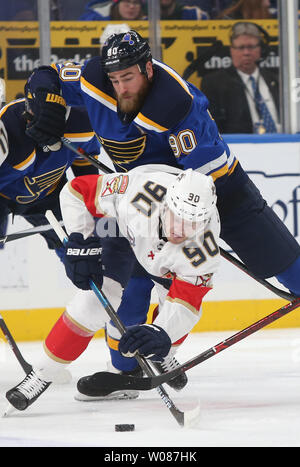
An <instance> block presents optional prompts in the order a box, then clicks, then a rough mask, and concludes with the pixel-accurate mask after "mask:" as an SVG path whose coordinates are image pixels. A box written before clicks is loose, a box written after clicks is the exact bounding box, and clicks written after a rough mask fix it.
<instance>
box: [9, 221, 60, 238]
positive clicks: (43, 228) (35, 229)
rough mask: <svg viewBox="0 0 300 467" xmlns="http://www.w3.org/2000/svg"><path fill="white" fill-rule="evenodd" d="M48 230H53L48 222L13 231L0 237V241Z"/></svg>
mask: <svg viewBox="0 0 300 467" xmlns="http://www.w3.org/2000/svg"><path fill="white" fill-rule="evenodd" d="M60 224H61V225H63V222H62V221H60ZM48 230H53V228H52V227H51V225H49V224H46V225H40V226H38V227H33V228H32V229H27V230H21V231H19V232H14V233H11V234H8V235H6V236H5V237H3V238H0V243H7V242H12V241H13V240H19V239H21V238H25V237H30V236H31V235H37V234H41V233H43V232H47V231H48Z"/></svg>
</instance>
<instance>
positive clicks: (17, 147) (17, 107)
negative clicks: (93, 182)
mask: <svg viewBox="0 0 300 467" xmlns="http://www.w3.org/2000/svg"><path fill="white" fill-rule="evenodd" d="M30 100H31V99H27V106H26V105H25V99H19V100H16V101H13V102H11V103H9V104H7V105H6V106H4V107H3V108H2V109H1V111H0V126H1V127H0V175H1V176H0V229H1V226H2V224H3V223H5V222H6V219H7V217H8V215H9V214H12V215H20V216H22V217H23V218H24V219H26V220H27V221H28V222H29V223H31V224H32V225H33V226H40V225H43V224H48V221H47V219H46V218H45V216H44V213H45V211H46V210H47V209H52V210H53V211H54V212H56V214H57V216H58V218H59V219H61V213H60V206H59V201H58V196H59V193H60V190H61V188H62V187H63V185H64V184H65V183H66V180H67V178H66V171H67V169H68V168H69V167H72V171H73V174H74V176H79V175H86V174H92V173H97V172H98V171H97V169H95V168H94V167H93V166H92V165H91V164H90V162H87V161H86V160H85V159H83V158H80V157H78V156H76V155H75V154H74V153H73V152H72V151H70V150H69V149H67V148H65V147H64V146H62V145H61V143H60V142H59V143H57V142H54V143H53V145H52V146H51V144H50V143H51V141H50V143H49V145H48V146H45V145H42V146H40V145H39V144H37V142H36V141H34V140H33V139H32V138H31V137H30V136H28V135H27V134H26V126H27V125H28V124H29V122H30V121H31V120H32V118H33V113H32V110H31V109H30V103H29V102H30ZM49 105H52V106H53V107H56V106H59V107H60V109H59V110H60V112H61V115H62V116H63V118H64V119H65V115H66V114H67V118H66V123H65V125H64V131H65V134H66V135H67V137H68V138H69V139H70V140H72V141H73V142H74V144H75V145H76V146H78V145H80V146H82V148H84V149H85V150H86V151H90V152H91V153H92V154H99V144H98V141H97V139H96V137H95V134H94V132H93V130H92V128H91V125H90V122H89V118H88V116H87V113H86V111H85V109H84V108H82V107H81V108H80V107H77V108H75V107H74V108H72V109H70V108H69V109H68V110H66V105H65V103H64V99H63V98H61V99H60V103H59V104H55V103H49ZM32 108H34V105H33V103H32ZM56 111H57V110H56ZM53 118H54V119H55V116H54V117H53ZM52 124H54V123H52ZM41 235H42V236H43V237H44V238H45V240H46V242H47V245H48V247H49V248H50V249H56V250H57V253H58V254H59V255H60V252H61V251H62V248H61V246H60V245H59V243H58V241H57V236H56V235H55V233H54V232H53V231H51V230H49V231H45V232H43V233H42V234H41Z"/></svg>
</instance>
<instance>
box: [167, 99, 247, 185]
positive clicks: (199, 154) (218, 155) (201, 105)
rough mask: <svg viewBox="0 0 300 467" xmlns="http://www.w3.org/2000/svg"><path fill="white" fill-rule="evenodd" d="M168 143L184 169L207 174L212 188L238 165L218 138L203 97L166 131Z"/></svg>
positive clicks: (222, 181) (215, 126)
mask: <svg viewBox="0 0 300 467" xmlns="http://www.w3.org/2000/svg"><path fill="white" fill-rule="evenodd" d="M169 144H170V146H171V148H172V150H173V152H174V155H175V157H176V159H177V161H178V163H179V164H180V165H181V166H182V167H183V168H184V169H188V168H192V169H194V170H198V171H199V172H201V173H204V174H205V175H211V176H212V178H213V180H214V182H215V184H216V186H218V185H219V184H222V183H224V182H225V181H226V180H227V177H228V175H230V173H231V171H232V170H234V167H235V166H236V164H237V162H238V161H237V160H236V158H235V157H234V155H233V154H230V150H229V148H228V146H227V145H226V143H225V142H224V141H223V139H222V138H221V136H220V134H219V131H218V127H217V125H216V123H215V121H214V119H213V117H212V116H211V114H210V112H209V111H208V110H207V101H206V98H205V97H204V96H203V101H197V102H193V106H192V108H191V110H190V112H189V113H188V115H187V116H186V118H185V119H184V120H183V121H181V122H180V124H178V125H177V126H176V127H175V128H173V129H172V130H171V131H169Z"/></svg>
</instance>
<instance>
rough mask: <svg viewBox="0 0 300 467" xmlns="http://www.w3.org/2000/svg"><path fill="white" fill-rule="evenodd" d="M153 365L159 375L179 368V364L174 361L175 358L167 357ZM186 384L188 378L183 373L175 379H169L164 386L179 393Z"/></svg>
mask: <svg viewBox="0 0 300 467" xmlns="http://www.w3.org/2000/svg"><path fill="white" fill-rule="evenodd" d="M153 365H154V366H155V368H156V369H157V370H158V371H159V372H160V373H167V372H168V371H172V370H175V368H178V367H179V366H180V363H179V362H178V361H177V360H176V358H175V357H173V356H169V355H167V356H166V357H165V358H164V359H163V361H162V362H153ZM187 382H188V378H187V376H186V374H185V373H181V374H180V375H178V376H175V378H172V379H170V381H168V382H167V383H166V384H168V385H169V386H170V387H171V388H173V389H175V391H180V390H181V389H183V388H184V387H185V386H186V384H187Z"/></svg>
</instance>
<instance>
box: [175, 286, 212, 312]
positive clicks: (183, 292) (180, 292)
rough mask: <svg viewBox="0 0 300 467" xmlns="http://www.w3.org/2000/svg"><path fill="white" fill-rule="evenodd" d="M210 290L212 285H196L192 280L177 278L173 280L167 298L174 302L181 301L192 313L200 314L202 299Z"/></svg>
mask: <svg viewBox="0 0 300 467" xmlns="http://www.w3.org/2000/svg"><path fill="white" fill-rule="evenodd" d="M209 290H211V287H205V286H203V285H194V284H191V283H190V282H186V281H182V280H180V279H177V278H175V279H173V281H172V284H171V287H170V289H169V293H168V295H167V297H166V300H167V301H171V302H173V303H174V302H176V303H180V304H182V305H183V306H185V307H186V308H187V309H188V310H190V311H191V312H192V313H194V314H198V313H199V310H200V307H201V303H202V299H203V297H204V295H206V294H207V292H208V291H209Z"/></svg>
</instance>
